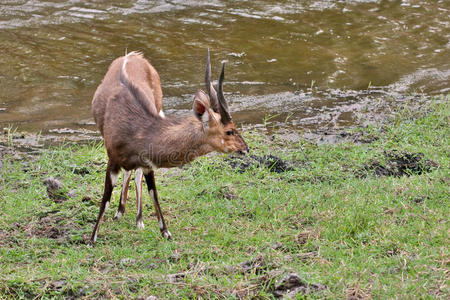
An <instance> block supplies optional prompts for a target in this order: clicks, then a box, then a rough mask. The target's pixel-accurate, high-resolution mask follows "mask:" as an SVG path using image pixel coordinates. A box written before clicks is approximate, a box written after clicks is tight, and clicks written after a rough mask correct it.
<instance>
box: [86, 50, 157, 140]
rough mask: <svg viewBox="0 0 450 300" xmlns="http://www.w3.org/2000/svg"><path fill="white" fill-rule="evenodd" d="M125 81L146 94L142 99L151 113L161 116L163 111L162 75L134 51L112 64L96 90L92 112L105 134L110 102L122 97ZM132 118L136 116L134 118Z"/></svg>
mask: <svg viewBox="0 0 450 300" xmlns="http://www.w3.org/2000/svg"><path fill="white" fill-rule="evenodd" d="M121 80H126V81H127V83H128V84H129V85H131V86H133V87H135V88H136V89H138V90H139V92H140V93H142V94H143V97H141V98H142V99H143V100H144V101H145V102H146V103H144V105H146V106H147V108H148V109H149V110H150V111H154V112H156V113H159V112H160V111H161V109H162V89H161V81H160V78H159V75H158V72H156V70H155V68H154V67H153V66H152V65H151V64H150V63H149V62H148V61H147V60H146V59H145V58H144V57H143V56H142V54H140V53H138V52H130V53H128V54H127V55H126V56H122V57H119V58H117V59H115V60H114V61H113V62H112V63H111V65H110V66H109V69H108V72H107V73H106V75H105V77H104V78H103V80H102V82H101V84H100V85H99V86H98V87H97V90H96V91H95V94H94V98H93V100H92V113H93V115H94V119H95V123H96V124H97V127H98V128H99V130H100V132H101V133H102V135H103V132H104V126H105V123H104V122H105V114H106V113H107V107H108V102H109V101H112V100H113V99H114V98H115V97H116V96H117V95H119V94H120V92H121V90H122V89H123V88H124V87H123V82H121ZM130 118H133V117H132V116H130Z"/></svg>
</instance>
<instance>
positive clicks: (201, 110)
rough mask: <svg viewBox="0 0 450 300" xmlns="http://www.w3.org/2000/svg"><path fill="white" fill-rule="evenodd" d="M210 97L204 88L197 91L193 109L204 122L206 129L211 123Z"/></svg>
mask: <svg viewBox="0 0 450 300" xmlns="http://www.w3.org/2000/svg"><path fill="white" fill-rule="evenodd" d="M209 105H210V103H209V98H208V96H207V95H206V94H205V92H203V91H202V90H199V91H197V93H195V96H194V104H193V107H192V109H193V111H194V114H195V116H196V117H197V119H198V120H199V121H201V122H202V123H203V127H204V128H205V129H207V128H208V123H209Z"/></svg>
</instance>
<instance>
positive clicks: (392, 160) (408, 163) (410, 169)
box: [358, 151, 438, 177]
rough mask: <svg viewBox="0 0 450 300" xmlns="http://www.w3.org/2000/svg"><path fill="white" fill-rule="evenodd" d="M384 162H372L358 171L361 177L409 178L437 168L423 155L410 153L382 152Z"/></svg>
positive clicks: (436, 165) (435, 164)
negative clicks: (371, 175) (370, 175)
mask: <svg viewBox="0 0 450 300" xmlns="http://www.w3.org/2000/svg"><path fill="white" fill-rule="evenodd" d="M383 155H384V160H383V161H378V160H373V161H371V162H370V163H368V164H366V165H364V166H363V167H362V168H361V169H360V170H359V171H358V173H359V175H360V176H361V177H364V176H366V174H374V175H376V176H394V177H401V176H411V175H420V174H423V173H428V172H431V171H432V170H434V169H436V168H437V167H438V164H437V163H435V162H434V161H432V160H429V159H425V158H424V154H423V153H412V152H401V151H399V152H396V151H391V152H384V154H383Z"/></svg>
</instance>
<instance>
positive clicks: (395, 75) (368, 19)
mask: <svg viewBox="0 0 450 300" xmlns="http://www.w3.org/2000/svg"><path fill="white" fill-rule="evenodd" d="M449 15H450V1H436V0H429V1H419V0H416V1H415V0H403V1H400V0H398V1H394V0H392V1H387V0H386V1H376V0H373V1H371V0H359V1H358V0H355V1H351V0H349V1H306V0H304V1H238V0H235V1H222V0H209V1H181V0H175V1H106V0H97V1H93V0H90V1H78V0H65V1H57V0H53V1H36V0H29V1H25V0H19V1H16V0H15V1H5V0H3V1H1V4H0V49H1V53H2V55H0V65H1V69H0V91H1V93H0V125H2V126H3V127H5V126H7V125H8V124H13V125H14V126H18V127H19V128H21V129H25V130H30V131H43V132H46V131H48V130H50V129H54V128H64V127H69V128H78V127H86V128H90V129H94V128H95V127H94V126H93V125H92V122H93V119H92V117H91V112H90V103H91V99H92V96H93V93H94V91H95V88H96V87H97V85H98V84H99V83H100V81H101V79H102V77H103V75H104V74H105V72H106V70H107V67H108V65H109V64H110V62H111V61H112V60H113V59H114V58H115V57H117V56H120V55H123V54H124V53H125V51H127V50H128V51H131V50H139V51H142V52H143V53H144V54H145V56H146V57H147V58H148V59H149V60H150V61H151V63H152V64H153V65H154V66H155V67H156V69H157V70H158V72H159V74H160V76H161V79H162V86H163V92H164V95H165V100H164V110H165V111H166V114H167V113H168V114H171V113H172V114H173V113H176V114H183V113H186V111H187V110H188V109H190V107H191V101H192V95H193V94H194V93H195V91H196V90H197V89H198V88H202V87H203V78H204V67H205V52H206V48H207V47H209V48H210V49H211V53H212V62H213V72H214V73H215V74H217V73H218V72H219V66H220V62H221V61H226V62H227V69H226V83H225V87H224V88H225V91H226V95H227V96H228V98H229V101H230V102H231V110H232V111H234V114H233V115H234V116H235V119H237V120H238V121H240V122H244V123H252V124H255V123H262V122H263V119H264V118H265V117H266V120H267V116H269V115H276V114H280V116H281V117H279V118H278V119H279V120H280V121H283V120H284V122H289V123H290V124H291V125H293V126H299V127H302V126H314V125H315V124H316V123H320V122H321V123H327V122H331V123H332V124H334V125H345V124H351V123H352V122H353V120H354V118H355V116H354V115H353V111H352V110H353V109H354V105H358V104H359V103H361V101H366V102H367V101H376V99H377V97H396V96H397V95H406V94H410V93H412V92H419V93H424V94H427V95H431V94H439V93H448V92H449V90H450V83H449V81H450V80H449V77H450V42H449V37H450V18H449ZM311 87H312V88H313V89H311ZM324 112H332V113H331V115H332V118H334V119H333V120H330V119H328V118H326V117H320V116H322V115H323V113H324ZM333 112H335V113H334V114H333ZM334 125H333V126H334Z"/></svg>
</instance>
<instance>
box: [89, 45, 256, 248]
mask: <svg viewBox="0 0 450 300" xmlns="http://www.w3.org/2000/svg"><path fill="white" fill-rule="evenodd" d="M223 80H224V64H222V71H221V73H220V77H219V82H218V85H217V91H216V89H215V88H214V86H213V85H212V83H211V64H210V57H209V50H208V52H207V57H206V75H205V85H206V86H205V87H206V92H204V91H202V90H198V91H197V93H196V94H195V95H194V99H193V102H194V103H193V114H192V115H190V116H186V117H183V118H165V117H164V114H163V113H162V110H161V109H162V90H161V83H160V79H159V75H158V73H157V72H156V70H155V68H153V66H152V65H151V64H150V63H149V62H148V61H147V60H146V59H145V58H144V57H143V56H142V54H140V53H137V52H131V53H129V54H127V55H125V56H123V57H119V58H117V59H116V60H114V61H113V62H112V63H111V65H110V67H109V69H108V72H107V73H106V75H105V78H103V81H102V83H101V84H100V85H99V86H98V88H97V90H96V92H95V95H94V99H93V100H92V111H93V114H94V119H95V122H96V124H97V126H98V128H99V130H100V132H101V134H102V136H103V139H104V145H105V148H106V151H107V153H108V166H107V169H106V178H105V188H104V193H103V198H102V203H101V205H100V212H99V214H98V218H97V222H96V224H95V227H94V230H93V232H92V236H91V242H92V243H93V244H94V243H95V242H96V240H97V234H98V230H99V225H100V222H101V220H102V219H103V216H104V214H105V210H106V209H107V207H108V206H109V201H110V199H111V193H112V190H113V188H114V186H115V184H116V181H117V177H118V174H119V171H120V170H121V169H124V170H125V171H124V172H125V174H124V180H123V188H122V193H121V200H120V204H119V208H118V211H117V213H116V217H117V218H120V216H121V215H122V214H123V213H124V212H125V204H126V203H125V202H126V197H127V195H126V194H127V191H128V184H129V180H130V174H131V171H132V170H136V174H135V177H136V183H137V187H136V190H137V193H138V195H137V202H138V205H137V215H136V223H137V226H138V228H143V226H144V225H143V224H144V223H143V221H142V200H141V196H140V195H139V193H140V191H141V188H142V185H141V182H142V177H145V181H146V183H147V188H148V192H149V194H150V195H151V197H152V198H153V204H154V206H155V211H156V216H157V218H158V223H159V228H160V230H161V233H162V235H163V237H165V238H167V239H170V238H171V234H170V232H169V230H168V229H167V226H166V223H165V221H164V217H163V215H162V212H161V208H160V206H159V203H158V193H157V191H156V185H155V176H154V171H155V169H156V168H161V167H162V168H170V167H176V166H181V165H183V164H185V163H188V162H190V161H192V160H194V159H195V158H196V157H198V156H201V155H204V154H206V153H209V152H211V151H219V152H225V153H231V152H235V151H237V152H240V153H243V154H244V153H247V152H248V146H247V144H246V143H245V141H244V139H243V138H242V137H241V135H240V134H239V132H238V131H237V129H236V128H235V125H234V123H233V121H232V119H231V115H230V113H229V111H228V105H227V102H226V101H225V97H224V95H223V89H222V87H223ZM142 174H143V176H142Z"/></svg>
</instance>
